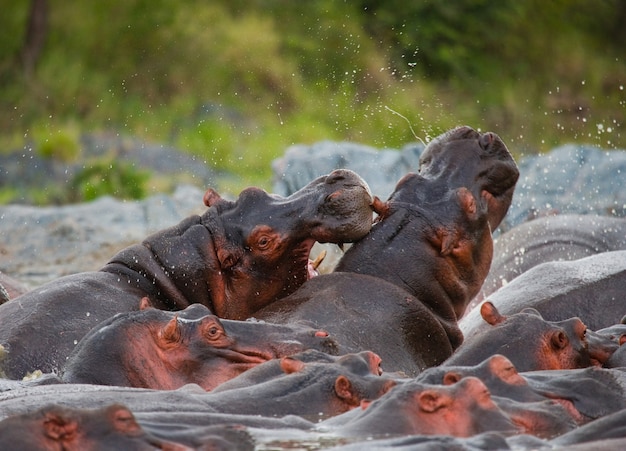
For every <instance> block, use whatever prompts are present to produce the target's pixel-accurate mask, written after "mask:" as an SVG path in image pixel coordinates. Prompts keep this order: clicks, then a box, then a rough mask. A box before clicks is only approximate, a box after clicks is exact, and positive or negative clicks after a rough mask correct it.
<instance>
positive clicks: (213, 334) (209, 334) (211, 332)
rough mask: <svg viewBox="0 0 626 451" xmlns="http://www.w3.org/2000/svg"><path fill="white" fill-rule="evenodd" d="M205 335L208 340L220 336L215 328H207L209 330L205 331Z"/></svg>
mask: <svg viewBox="0 0 626 451" xmlns="http://www.w3.org/2000/svg"><path fill="white" fill-rule="evenodd" d="M206 334H207V337H209V338H215V337H217V336H218V335H219V334H220V330H219V328H218V327H216V326H213V327H209V329H208V330H207V331H206Z"/></svg>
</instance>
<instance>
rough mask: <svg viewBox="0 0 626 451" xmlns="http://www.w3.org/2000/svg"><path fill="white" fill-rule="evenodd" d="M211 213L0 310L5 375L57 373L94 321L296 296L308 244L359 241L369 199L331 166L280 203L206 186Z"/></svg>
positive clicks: (238, 314)
mask: <svg viewBox="0 0 626 451" xmlns="http://www.w3.org/2000/svg"><path fill="white" fill-rule="evenodd" d="M204 203H205V204H206V205H207V206H208V207H209V208H208V209H207V211H206V212H205V213H204V214H203V215H201V216H198V215H194V216H191V217H189V218H187V219H184V220H183V221H181V222H180V223H179V224H178V225H175V226H173V227H170V228H167V229H165V230H162V231H160V232H157V233H155V234H153V235H151V236H149V237H147V238H146V239H145V240H144V241H143V242H142V243H141V244H135V245H132V246H130V247H128V248H126V249H123V250H122V251H120V252H119V253H118V254H117V255H115V256H114V257H113V258H112V259H111V260H110V261H109V262H108V263H107V264H106V265H105V266H104V267H103V268H102V269H100V270H99V271H93V272H85V273H79V274H74V275H70V276H65V277H62V278H60V279H57V280H54V281H52V282H49V283H46V284H44V285H42V286H40V287H38V288H36V289H34V290H32V291H29V292H28V293H25V294H23V295H21V296H19V297H17V298H15V299H13V300H11V301H9V302H7V303H5V304H3V305H0V344H2V345H4V346H5V347H7V348H8V351H9V355H8V357H7V358H6V359H5V361H4V362H3V369H4V371H5V373H6V374H7V376H8V377H11V378H20V377H22V376H23V375H24V374H25V373H26V372H27V371H32V370H35V369H39V370H41V371H43V372H51V371H55V370H58V369H60V368H61V367H62V365H63V364H64V362H65V360H66V358H67V356H68V355H69V354H70V352H71V350H72V349H73V348H74V346H75V345H76V343H78V341H79V340H80V339H81V338H82V337H83V336H84V335H85V334H86V333H87V332H88V331H89V330H90V329H91V328H93V327H94V326H96V325H97V324H98V323H99V322H101V321H103V320H105V319H106V318H109V317H111V316H113V315H114V314H116V313H120V312H125V311H132V310H137V309H138V306H139V301H140V299H142V298H143V297H148V298H149V300H150V302H151V303H152V304H153V305H154V306H155V307H157V308H160V309H164V310H180V309H183V308H185V307H187V306H188V305H190V304H193V303H199V304H203V305H206V306H207V307H208V308H209V309H210V310H211V311H212V312H213V313H214V314H216V315H217V316H219V317H221V318H226V319H245V318H247V317H249V316H250V315H252V314H253V313H254V312H255V311H256V310H257V309H259V308H261V307H263V306H264V305H267V304H268V303H271V302H273V301H275V300H276V299H278V298H281V297H283V296H286V295H288V294H290V293H291V292H293V291H295V290H296V289H297V288H298V287H299V286H300V285H301V284H302V283H304V281H306V280H307V278H308V277H309V276H310V268H309V265H308V261H309V260H308V257H309V250H310V249H311V247H312V246H313V244H314V243H315V242H316V241H319V242H331V243H339V244H341V243H344V242H350V241H354V240H358V239H360V238H362V237H363V236H364V235H365V234H366V233H367V232H368V231H369V230H370V228H371V225H372V218H373V213H372V208H371V205H370V204H371V203H372V197H371V195H370V193H369V189H368V187H367V184H366V183H365V182H364V181H363V180H362V179H361V177H359V176H358V175H357V174H355V173H354V172H352V171H348V170H336V171H334V172H332V173H331V174H329V175H326V176H322V177H319V178H317V179H316V180H314V181H312V182H311V183H310V184H309V185H307V186H305V187H304V188H302V189H301V190H299V191H297V192H296V193H294V194H292V195H290V196H289V197H286V198H283V197H280V196H276V195H270V194H267V193H266V192H265V191H263V190H261V189H258V188H247V189H245V190H244V191H242V192H241V194H240V195H239V197H238V198H237V200H235V201H229V200H225V199H223V198H221V197H220V195H219V194H218V193H217V192H216V191H214V190H213V189H209V190H207V192H206V194H205V195H204Z"/></svg>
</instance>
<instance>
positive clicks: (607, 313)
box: [459, 251, 626, 336]
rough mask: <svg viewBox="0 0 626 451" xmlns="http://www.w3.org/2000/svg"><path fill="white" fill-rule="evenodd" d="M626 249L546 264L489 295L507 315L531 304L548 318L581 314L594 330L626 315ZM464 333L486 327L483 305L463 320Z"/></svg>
mask: <svg viewBox="0 0 626 451" xmlns="http://www.w3.org/2000/svg"><path fill="white" fill-rule="evenodd" d="M625 267H626V251H611V252H602V253H600V254H596V255H591V256H589V257H584V258H580V259H578V260H573V261H559V262H556V261H555V262H546V263H541V264H539V265H537V266H535V267H533V268H531V269H529V270H528V271H526V272H525V273H523V274H521V275H519V276H518V277H516V278H515V279H513V280H512V281H511V282H510V283H508V284H507V285H506V286H504V287H502V288H500V289H499V290H497V291H495V292H494V293H492V294H491V295H489V301H490V302H491V303H492V304H493V305H495V306H496V307H497V309H498V311H499V312H500V313H502V314H503V315H511V314H513V313H518V312H520V311H521V310H523V309H525V308H527V307H530V308H534V309H536V310H537V311H539V313H541V315H542V316H543V317H544V318H545V319H546V320H548V321H560V320H562V319H564V318H568V317H571V316H574V315H575V316H578V317H580V319H581V320H582V321H583V322H584V323H585V325H586V326H587V327H588V328H589V329H590V330H593V331H596V330H599V329H603V328H605V327H609V326H612V325H614V324H615V323H616V322H618V321H619V318H621V317H622V316H624V314H626V297H625V296H624V289H625V288H626V271H624V268H625ZM459 326H460V328H461V330H462V331H463V334H465V336H470V335H473V334H474V333H475V332H476V331H477V330H480V329H484V328H485V327H486V326H485V324H484V321H483V319H482V318H481V316H480V311H479V309H477V308H475V309H473V310H471V311H469V312H468V313H467V314H466V315H465V316H464V317H463V318H462V319H461V321H460V322H459Z"/></svg>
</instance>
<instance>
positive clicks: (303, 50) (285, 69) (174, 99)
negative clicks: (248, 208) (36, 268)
mask: <svg viewBox="0 0 626 451" xmlns="http://www.w3.org/2000/svg"><path fill="white" fill-rule="evenodd" d="M33 1H34V0H0V10H2V11H3V13H2V14H0V29H2V30H3V32H2V33H1V34H0V83H1V85H2V87H3V89H1V90H0V105H1V106H2V108H0V152H2V151H6V150H9V149H10V148H12V147H13V148H14V146H15V145H16V143H19V142H20V141H23V142H35V143H42V144H43V147H44V148H45V147H46V146H48V150H43V151H44V152H47V153H50V154H51V155H58V156H60V157H61V158H72V155H73V154H74V152H76V149H73V148H72V144H71V143H72V140H73V139H74V135H73V134H72V133H74V131H73V130H75V129H73V128H70V129H68V126H67V124H75V127H77V128H78V129H79V130H81V131H92V130H115V131H116V132H119V133H122V134H128V135H133V136H138V137H141V138H144V139H147V140H151V141H162V142H167V143H170V144H173V145H175V146H177V147H179V148H181V149H184V150H186V151H188V152H191V153H194V154H196V155H200V156H202V158H203V159H204V160H205V161H206V162H207V164H209V165H211V166H212V167H214V168H216V169H218V170H224V171H229V172H234V173H235V174H236V175H237V176H238V177H239V178H240V180H241V187H243V186H246V185H249V184H257V185H261V186H264V187H266V188H268V187H269V182H270V178H271V170H270V162H271V160H272V159H273V158H276V157H278V156H280V155H281V154H282V153H283V152H284V150H285V148H286V147H288V146H289V145H291V144H294V143H302V142H304V143H306V142H314V141H318V140H323V139H334V140H353V141H358V142H363V143H366V144H370V145H373V146H376V147H400V146H402V145H403V144H405V143H406V142H409V141H415V140H416V139H421V140H424V141H427V140H428V139H429V138H430V137H433V136H435V135H437V134H438V133H440V132H441V131H443V130H445V129H447V128H450V127H453V126H455V125H458V124H462V123H466V124H469V125H472V126H474V127H476V128H480V129H483V130H486V129H489V130H493V131H495V132H497V133H499V134H500V135H501V136H502V137H503V138H504V139H505V141H506V142H507V143H509V144H510V148H511V150H512V151H513V152H514V153H517V154H518V155H519V154H520V153H522V152H538V151H544V150H547V149H549V148H552V147H554V146H555V145H558V144H561V143H564V142H587V143H592V144H597V145H600V146H603V147H608V148H611V147H626V137H625V136H624V124H623V118H624V109H625V107H626V93H625V92H624V85H625V84H626V65H625V62H624V55H623V48H624V46H625V45H626V32H625V31H624V30H625V28H624V27H623V26H622V24H623V23H626V2H624V1H621V0H603V1H601V2H589V1H586V0H553V1H549V2H545V1H543V0H526V1H523V2H520V1H515V0H457V1H455V2H443V1H428V0H421V1H420V0H418V1H412V2H405V1H403V0H355V1H353V2H338V1H334V0H317V1H308V2H299V1H290V0H246V1H243V0H213V1H211V2H206V1H201V0H189V1H186V2H172V1H169V0H149V1H148V0H109V1H107V2H66V1H62V0H47V5H48V22H47V29H46V34H45V43H44V45H43V48H42V50H41V53H40V56H39V58H38V60H37V64H36V66H35V68H34V70H33V71H32V73H30V72H29V71H27V70H25V68H24V66H23V64H22V63H21V61H20V58H19V56H20V54H21V52H22V49H23V47H24V43H25V42H26V40H27V33H26V30H27V21H28V16H29V8H30V6H31V3H32V2H33ZM407 121H408V123H407ZM72 127H74V125H73V126H72ZM42 130H43V131H44V132H45V133H42ZM59 130H61V131H60V132H59ZM413 130H414V131H415V134H416V135H414V134H413ZM46 133H47V134H46ZM63 141H65V143H63ZM59 149H71V150H70V151H68V154H67V155H66V154H65V151H63V150H59ZM78 152H79V150H78ZM59 154H60V155H59Z"/></svg>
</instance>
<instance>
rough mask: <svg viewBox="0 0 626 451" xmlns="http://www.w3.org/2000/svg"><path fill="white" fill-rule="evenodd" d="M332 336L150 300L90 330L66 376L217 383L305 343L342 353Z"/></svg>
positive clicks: (147, 383) (110, 381)
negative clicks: (177, 308)
mask: <svg viewBox="0 0 626 451" xmlns="http://www.w3.org/2000/svg"><path fill="white" fill-rule="evenodd" d="M327 336H328V334H327V333H325V332H324V331H320V330H315V329H312V328H310V327H307V326H304V325H300V324H285V325H276V324H270V323H261V322H256V321H238V320H225V319H222V320H220V319H219V318H218V317H217V316H215V315H212V314H211V313H210V311H209V309H208V308H207V307H205V306H204V305H202V304H192V305H190V306H189V307H187V308H186V309H184V310H181V311H178V312H168V311H164V310H159V309H154V308H150V307H144V309H143V310H141V311H138V312H125V313H119V314H117V315H115V316H113V317H112V318H109V319H108V320H106V321H104V322H103V323H102V325H101V326H98V327H96V328H94V329H93V330H92V331H90V332H89V333H88V334H87V335H86V336H85V337H84V338H83V339H82V340H81V341H80V343H79V344H78V346H76V349H75V350H74V352H73V353H72V354H71V355H70V357H69V359H68V361H67V364H66V365H65V367H64V369H63V374H62V379H63V381H65V382H70V383H80V384H99V385H117V386H122V387H141V388H153V389H161V390H173V389H176V388H179V387H182V386H183V385H185V384H189V383H194V384H198V385H199V386H201V387H202V388H203V389H204V390H212V389H213V388H215V387H217V386H218V385H219V384H221V383H223V382H225V381H227V380H230V379H232V378H234V377H236V376H237V375H239V374H241V373H242V372H244V371H246V370H248V369H250V368H253V367H255V366H256V365H259V364H260V363H263V362H266V361H268V360H271V359H276V358H280V357H285V356H289V355H292V354H295V353H297V352H301V351H303V350H305V349H318V350H321V351H326V352H329V353H333V352H336V344H335V343H334V341H333V340H332V339H331V338H328V337H327ZM102 362H106V366H104V367H103V365H102Z"/></svg>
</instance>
